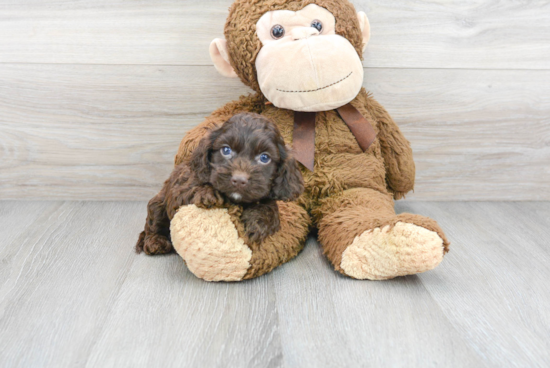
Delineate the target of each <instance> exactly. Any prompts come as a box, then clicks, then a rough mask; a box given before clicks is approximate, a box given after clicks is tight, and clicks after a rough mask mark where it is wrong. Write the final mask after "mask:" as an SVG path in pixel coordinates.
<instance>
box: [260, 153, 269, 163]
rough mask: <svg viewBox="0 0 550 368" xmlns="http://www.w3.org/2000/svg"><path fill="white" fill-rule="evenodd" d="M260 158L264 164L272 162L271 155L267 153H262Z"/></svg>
mask: <svg viewBox="0 0 550 368" xmlns="http://www.w3.org/2000/svg"><path fill="white" fill-rule="evenodd" d="M259 159H260V162H261V163H262V164H264V165H267V164H268V163H270V162H271V157H269V155H268V154H267V153H262V154H261V155H260V157H259Z"/></svg>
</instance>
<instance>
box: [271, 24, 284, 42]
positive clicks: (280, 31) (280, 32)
mask: <svg viewBox="0 0 550 368" xmlns="http://www.w3.org/2000/svg"><path fill="white" fill-rule="evenodd" d="M284 35H285V29H284V27H283V26H282V25H280V24H276V25H274V26H273V28H271V37H273V38H274V39H276V40H278V39H279V38H281V37H283V36H284Z"/></svg>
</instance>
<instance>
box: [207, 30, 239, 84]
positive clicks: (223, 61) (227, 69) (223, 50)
mask: <svg viewBox="0 0 550 368" xmlns="http://www.w3.org/2000/svg"><path fill="white" fill-rule="evenodd" d="M210 58H211V59H212V61H213V62H214V66H215V67H216V70H217V71H218V72H219V73H220V74H221V75H223V76H224V77H229V78H237V77H238V75H237V73H235V70H234V69H233V67H232V66H231V64H230V63H229V52H228V51H227V41H226V40H224V39H221V38H216V39H214V41H212V42H211V43H210Z"/></svg>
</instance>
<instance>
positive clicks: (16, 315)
mask: <svg viewBox="0 0 550 368" xmlns="http://www.w3.org/2000/svg"><path fill="white" fill-rule="evenodd" d="M397 209H398V211H399V212H404V211H407V212H417V213H421V214H424V215H428V216H432V217H434V218H436V219H437V220H438V221H439V222H440V224H441V225H442V227H443V228H444V229H445V230H446V231H447V233H448V235H449V238H450V239H451V240H452V242H453V244H452V251H451V252H450V253H449V254H448V255H447V256H446V258H445V259H444V261H443V263H442V264H441V266H440V267H439V268H437V269H436V270H434V271H431V272H427V273H425V274H421V275H417V276H410V277H404V278H399V279H396V280H391V281H385V282H369V281H357V280H351V279H348V278H345V277H342V276H340V275H339V274H336V273H335V272H333V271H332V270H331V269H330V267H329V265H328V263H327V262H326V261H325V259H323V257H322V256H321V251H320V248H319V246H318V244H317V243H316V242H315V240H314V239H313V238H311V239H310V240H309V241H308V243H307V245H306V248H305V250H304V251H303V252H302V253H301V254H300V255H299V256H298V257H297V258H296V259H295V260H293V261H292V262H289V263H288V264H286V265H283V266H282V267H279V268H278V269H276V270H275V271H274V272H272V273H271V274H269V275H266V276H264V277H261V278H259V279H256V280H251V281H248V282H243V283H233V284H228V283H206V282H204V281H201V280H199V279H197V278H195V277H194V276H193V275H192V274H191V273H190V272H189V271H187V269H186V267H185V265H184V264H183V262H182V260H181V259H180V258H179V257H178V256H176V255H169V256H160V257H147V256H144V255H140V256H138V255H135V254H134V253H133V251H132V246H133V243H134V241H135V239H136V236H137V233H138V231H139V230H140V229H141V227H142V225H143V221H144V219H145V202H25V201H4V202H0V239H1V240H0V366H1V367H117V368H119V367H148V368H149V367H335V366H338V367H380V366H388V367H389V366H392V367H401V366H402V367H435V366H438V367H462V366H463V367H478V366H487V367H548V366H549V365H550V356H549V351H550V339H549V338H548V337H549V336H550V313H549V312H548V311H550V289H549V287H548V280H549V279H550V270H549V267H548V265H549V264H550V247H549V241H548V239H549V238H550V203H548V202H410V201H409V202H400V203H398V204H397Z"/></svg>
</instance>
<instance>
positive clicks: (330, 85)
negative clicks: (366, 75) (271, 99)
mask: <svg viewBox="0 0 550 368" xmlns="http://www.w3.org/2000/svg"><path fill="white" fill-rule="evenodd" d="M352 74H353V72H350V73H349V74H348V75H347V76H345V77H344V78H342V79H340V80H339V81H337V82H334V83H331V84H329V85H327V86H324V87H321V88H317V89H310V90H307V91H285V90H282V89H278V88H277V91H279V92H286V93H305V92H317V91H320V90H322V89H326V88H328V87H332V86H334V85H335V84H338V83H340V82H343V81H345V80H346V79H348V78H349V77H350V76H351V75H352Z"/></svg>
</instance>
